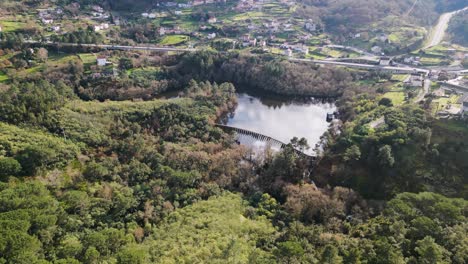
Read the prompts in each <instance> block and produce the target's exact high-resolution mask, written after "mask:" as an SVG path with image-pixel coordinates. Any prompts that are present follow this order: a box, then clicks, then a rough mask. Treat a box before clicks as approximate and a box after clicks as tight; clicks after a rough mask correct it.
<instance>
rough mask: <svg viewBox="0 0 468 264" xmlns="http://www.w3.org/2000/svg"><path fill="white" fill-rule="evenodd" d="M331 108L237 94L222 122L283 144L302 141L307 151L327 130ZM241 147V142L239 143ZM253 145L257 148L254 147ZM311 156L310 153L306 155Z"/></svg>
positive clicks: (323, 104) (324, 104)
mask: <svg viewBox="0 0 468 264" xmlns="http://www.w3.org/2000/svg"><path fill="white" fill-rule="evenodd" d="M335 110H336V107H335V105H334V104H333V103H332V102H325V101H323V100H314V99H310V98H308V99H307V100H297V99H295V100H292V99H289V98H284V97H272V96H261V97H259V96H252V95H248V94H246V93H240V94H238V106H237V108H236V110H235V112H234V113H233V114H231V115H230V116H229V117H228V119H227V121H226V122H225V123H226V124H227V125H229V126H234V127H238V128H243V129H247V130H250V131H254V132H257V133H261V134H264V135H267V136H270V137H272V138H275V139H278V140H280V141H283V142H285V143H287V142H289V141H290V139H291V138H293V137H298V138H301V137H304V138H306V139H307V141H308V143H309V145H310V146H311V147H313V146H315V144H317V143H318V142H319V141H320V137H321V136H322V135H323V133H325V131H326V130H327V129H328V125H329V123H327V122H326V115H327V113H331V112H334V111H335ZM241 143H243V142H241ZM254 145H259V144H258V143H254ZM309 154H312V151H309Z"/></svg>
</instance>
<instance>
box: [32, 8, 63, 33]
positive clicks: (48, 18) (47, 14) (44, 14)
mask: <svg viewBox="0 0 468 264" xmlns="http://www.w3.org/2000/svg"><path fill="white" fill-rule="evenodd" d="M37 11H38V16H39V20H40V21H41V23H42V24H43V25H46V26H49V30H51V31H54V32H58V31H60V26H59V25H58V24H54V22H57V21H60V20H61V18H62V15H63V9H62V8H60V7H57V8H48V9H38V10H37Z"/></svg>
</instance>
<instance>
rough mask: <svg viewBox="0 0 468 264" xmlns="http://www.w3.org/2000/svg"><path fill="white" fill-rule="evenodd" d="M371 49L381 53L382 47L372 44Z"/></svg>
mask: <svg viewBox="0 0 468 264" xmlns="http://www.w3.org/2000/svg"><path fill="white" fill-rule="evenodd" d="M371 51H372V52H374V53H382V48H381V47H379V46H374V47H372V48H371Z"/></svg>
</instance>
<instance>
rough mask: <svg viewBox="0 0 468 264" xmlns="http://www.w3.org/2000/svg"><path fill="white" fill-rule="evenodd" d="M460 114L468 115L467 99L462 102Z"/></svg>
mask: <svg viewBox="0 0 468 264" xmlns="http://www.w3.org/2000/svg"><path fill="white" fill-rule="evenodd" d="M462 114H463V115H465V114H468V97H467V98H465V100H463V106H462Z"/></svg>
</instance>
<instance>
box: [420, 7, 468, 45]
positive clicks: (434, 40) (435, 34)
mask: <svg viewBox="0 0 468 264" xmlns="http://www.w3.org/2000/svg"><path fill="white" fill-rule="evenodd" d="M465 10H468V6H467V7H465V8H463V9H460V10H457V11H453V12H450V13H444V14H442V15H441V16H440V17H439V21H438V22H437V25H436V26H435V27H434V28H433V29H432V30H433V31H432V32H431V34H429V39H428V41H427V45H426V46H425V47H424V48H423V49H428V48H430V47H434V46H437V45H438V44H439V43H440V42H442V40H443V39H444V36H445V31H446V30H447V28H448V24H449V22H450V19H452V17H453V16H454V15H456V14H458V13H460V12H462V11H465Z"/></svg>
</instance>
